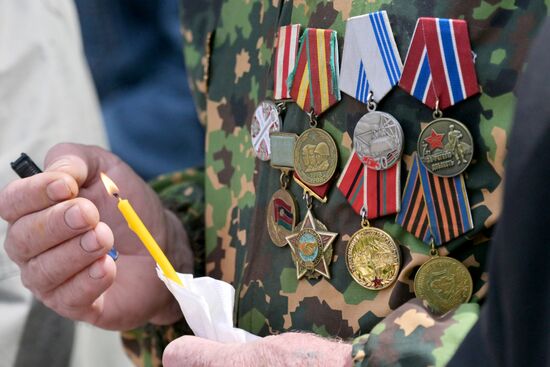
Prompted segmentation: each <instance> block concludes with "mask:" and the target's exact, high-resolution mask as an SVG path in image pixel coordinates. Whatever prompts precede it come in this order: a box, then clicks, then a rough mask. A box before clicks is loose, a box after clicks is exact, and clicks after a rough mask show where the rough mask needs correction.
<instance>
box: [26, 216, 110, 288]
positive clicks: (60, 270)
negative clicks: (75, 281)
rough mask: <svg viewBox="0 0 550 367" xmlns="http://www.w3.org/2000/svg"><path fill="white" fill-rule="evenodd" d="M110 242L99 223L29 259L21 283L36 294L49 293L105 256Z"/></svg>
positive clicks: (103, 227) (108, 230)
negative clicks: (91, 228)
mask: <svg viewBox="0 0 550 367" xmlns="http://www.w3.org/2000/svg"><path fill="white" fill-rule="evenodd" d="M113 242H114V239H113V233H112V231H111V229H110V228H109V227H108V226H107V225H106V224H105V223H102V222H100V223H98V225H97V226H96V227H95V228H94V229H93V230H90V231H88V232H86V233H84V234H83V235H81V236H77V237H74V238H72V239H70V240H68V241H66V242H64V243H62V244H61V245H59V246H56V247H54V248H52V249H50V250H49V251H45V252H43V253H42V254H40V255H38V256H36V257H33V258H32V259H30V260H29V261H28V262H27V263H26V264H25V265H24V266H23V267H22V269H21V279H22V281H23V284H24V285H25V286H26V287H27V288H29V289H31V290H33V291H34V292H35V293H45V292H49V291H51V290H53V289H54V288H57V287H58V286H60V285H61V284H62V283H64V282H65V281H66V280H68V279H69V278H71V277H73V276H74V275H75V274H77V273H79V272H81V271H82V270H84V269H85V268H87V267H88V266H89V265H90V264H92V263H93V262H94V261H97V260H98V259H99V258H101V257H102V256H103V255H105V254H106V253H107V252H108V251H109V250H110V249H111V248H112V247H113Z"/></svg>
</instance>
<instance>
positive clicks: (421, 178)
mask: <svg viewBox="0 0 550 367" xmlns="http://www.w3.org/2000/svg"><path fill="white" fill-rule="evenodd" d="M402 205H403V208H402V209H401V211H400V212H399V214H398V215H397V218H396V223H398V224H400V225H401V226H402V227H403V228H404V229H405V230H406V231H408V232H410V233H412V234H413V235H414V236H415V237H417V238H419V239H421V240H422V241H423V242H425V243H429V242H430V240H431V239H433V240H434V242H435V244H436V245H438V246H439V245H442V244H444V243H446V242H449V241H450V240H452V239H453V238H456V237H458V236H460V235H462V234H464V233H466V232H468V231H469V230H471V229H473V228H474V225H473V221H472V214H471V211H470V204H469V201H468V195H467V193H466V185H465V184H464V178H463V177H462V175H458V176H454V177H440V176H436V175H433V174H432V173H430V172H429V171H428V170H427V169H426V167H424V165H422V164H421V163H420V161H419V158H418V155H417V154H416V153H414V154H413V163H412V166H411V170H410V172H409V177H408V178H407V183H406V185H405V190H404V193H403V202H402Z"/></svg>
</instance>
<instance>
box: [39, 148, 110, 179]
mask: <svg viewBox="0 0 550 367" xmlns="http://www.w3.org/2000/svg"><path fill="white" fill-rule="evenodd" d="M105 153H106V151H105V150H103V149H101V148H99V147H96V146H91V145H80V144H66V143H64V144H57V145H55V146H54V147H53V148H52V149H50V150H49V152H48V154H47V155H46V161H45V163H46V171H48V172H53V171H58V172H65V173H67V174H69V175H71V176H72V177H74V179H75V180H76V181H77V182H78V185H79V186H82V185H85V184H86V183H88V182H89V181H93V180H97V179H99V172H100V168H99V167H100V165H101V163H102V159H103V160H105V159H111V160H112V162H109V163H110V164H111V165H113V164H116V163H117V162H118V159H117V158H116V157H115V156H114V155H112V154H105ZM107 157H108V158H107ZM103 163H105V162H103Z"/></svg>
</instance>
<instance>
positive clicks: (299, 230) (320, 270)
mask: <svg viewBox="0 0 550 367" xmlns="http://www.w3.org/2000/svg"><path fill="white" fill-rule="evenodd" d="M305 199H306V203H307V208H308V211H307V214H306V216H305V218H304V220H303V221H302V222H301V223H300V224H298V225H297V226H296V230H295V231H294V232H293V233H292V234H291V235H289V236H287V237H286V241H287V243H288V244H289V246H290V249H291V250H292V259H293V260H294V263H295V265H296V278H297V279H298V280H299V279H301V278H303V277H304V276H305V277H307V278H309V279H311V278H319V277H320V276H323V277H325V278H327V279H330V271H329V265H330V263H331V262H332V253H333V249H332V243H333V242H334V240H335V239H336V237H337V236H338V233H334V232H329V231H328V230H327V227H326V226H325V225H324V224H323V223H322V222H321V221H320V220H318V219H316V218H315V217H313V213H312V212H311V208H312V199H311V197H310V196H309V195H308V194H307V193H306V194H305Z"/></svg>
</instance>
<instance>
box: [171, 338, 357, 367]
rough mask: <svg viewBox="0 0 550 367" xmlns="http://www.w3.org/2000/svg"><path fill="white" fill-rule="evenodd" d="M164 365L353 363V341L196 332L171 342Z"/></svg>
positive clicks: (338, 364) (297, 366) (330, 364)
mask: <svg viewBox="0 0 550 367" xmlns="http://www.w3.org/2000/svg"><path fill="white" fill-rule="evenodd" d="M162 363H163V365H164V366H165V367H178V366H193V367H199V366H200V367H214V366H224V367H231V366H239V367H246V366H273V367H277V366H295V367H301V366H319V367H323V366H327V367H329V366H330V367H336V366H351V365H352V360H351V344H346V343H343V342H338V341H335V340H329V339H324V338H321V337H318V336H315V335H312V334H305V333H284V334H280V335H274V336H268V337H265V338H262V339H259V340H257V341H254V342H250V343H244V344H223V343H219V342H213V341H210V340H206V339H202V338H198V337H195V336H183V337H181V338H179V339H176V340H174V341H173V342H171V343H170V344H169V345H168V347H167V348H166V350H165V351H164V354H163V356H162Z"/></svg>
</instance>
